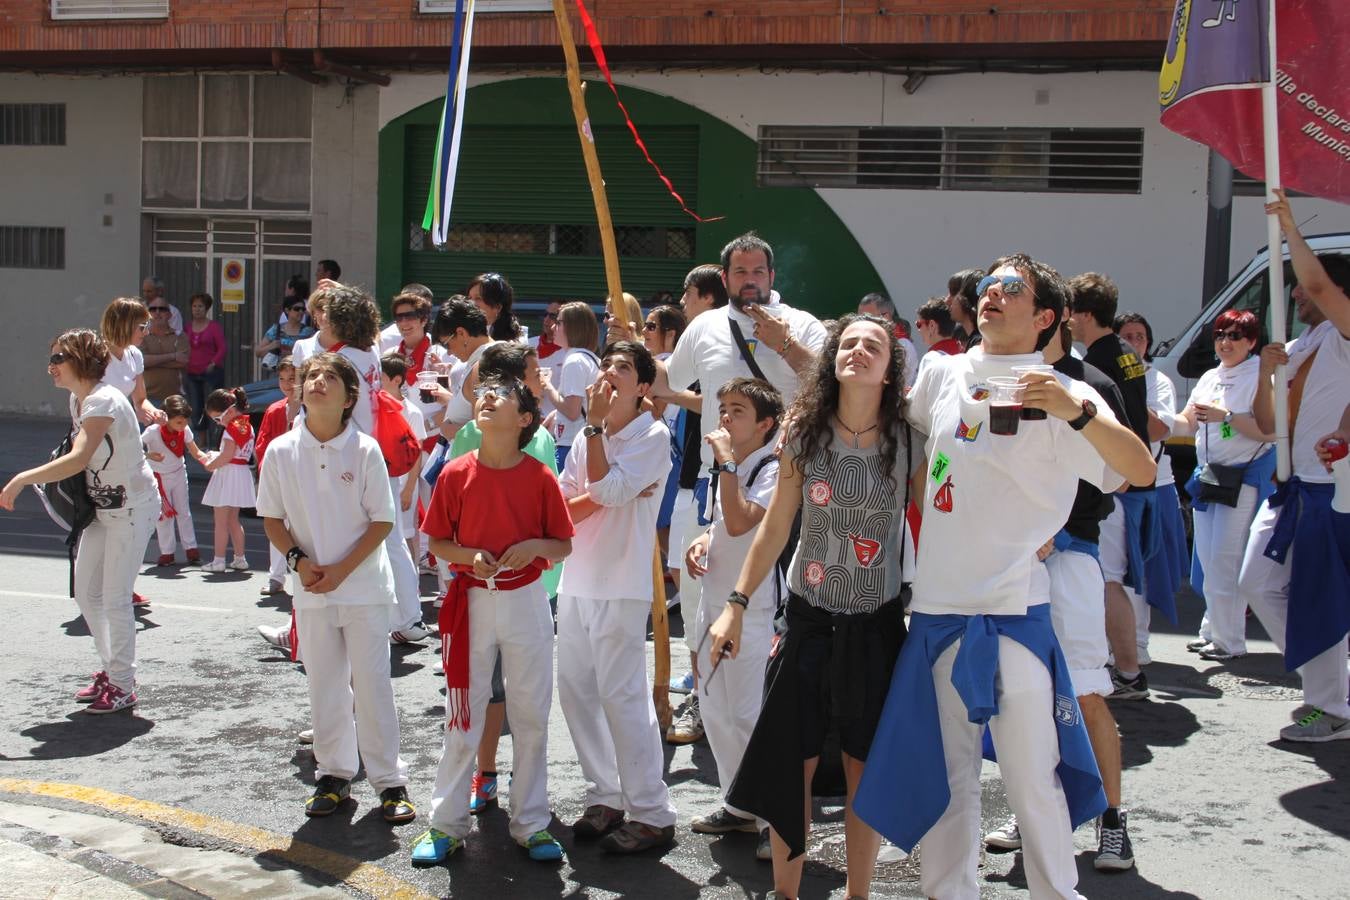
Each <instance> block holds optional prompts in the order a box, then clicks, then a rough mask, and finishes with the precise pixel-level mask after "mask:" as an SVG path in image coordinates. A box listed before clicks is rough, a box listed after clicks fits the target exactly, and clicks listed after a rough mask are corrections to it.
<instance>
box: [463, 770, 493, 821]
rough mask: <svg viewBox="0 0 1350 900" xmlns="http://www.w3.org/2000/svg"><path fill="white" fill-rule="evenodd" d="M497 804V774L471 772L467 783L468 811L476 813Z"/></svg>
mask: <svg viewBox="0 0 1350 900" xmlns="http://www.w3.org/2000/svg"><path fill="white" fill-rule="evenodd" d="M496 805H497V776H496V775H484V774H483V773H482V772H474V773H473V781H472V782H471V783H470V785H469V813H470V814H472V815H475V816H476V815H478V814H479V813H481V812H482V811H483V810H485V809H487V808H488V807H490V806H496Z"/></svg>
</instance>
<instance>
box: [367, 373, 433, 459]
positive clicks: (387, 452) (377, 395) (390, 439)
mask: <svg viewBox="0 0 1350 900" xmlns="http://www.w3.org/2000/svg"><path fill="white" fill-rule="evenodd" d="M370 396H371V402H370V405H371V412H372V413H373V417H374V419H375V440H377V441H379V442H380V453H382V454H383V455H384V464H385V466H387V467H388V469H389V474H390V475H392V476H393V477H395V478H397V477H399V476H400V475H407V474H408V473H409V472H410V471H412V467H413V463H415V462H417V460H418V459H419V458H420V457H421V456H422V443H421V441H419V440H417V436H416V435H415V434H413V430H412V426H410V425H409V424H408V420H407V419H405V418H403V404H402V403H399V402H398V401H397V400H395V399H394V398H393V397H391V396H389V395H388V394H386V393H385V392H384V391H381V390H379V389H375V390H372V391H371V392H370Z"/></svg>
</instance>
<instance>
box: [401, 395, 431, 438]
mask: <svg viewBox="0 0 1350 900" xmlns="http://www.w3.org/2000/svg"><path fill="white" fill-rule="evenodd" d="M403 418H404V419H406V420H407V422H408V427H409V428H411V429H412V433H413V437H415V438H417V439H418V440H419V441H425V440H426V439H427V420H426V419H425V418H424V417H423V416H422V410H421V409H419V408H418V405H417V404H416V403H414V402H413V401H411V400H409V399H408V398H407V397H404V398H403Z"/></svg>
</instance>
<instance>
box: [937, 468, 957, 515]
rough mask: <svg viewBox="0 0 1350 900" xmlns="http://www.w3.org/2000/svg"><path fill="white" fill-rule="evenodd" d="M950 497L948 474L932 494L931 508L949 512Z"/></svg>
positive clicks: (950, 486)
mask: <svg viewBox="0 0 1350 900" xmlns="http://www.w3.org/2000/svg"><path fill="white" fill-rule="evenodd" d="M952 499H953V498H952V476H950V475H948V476H947V480H946V481H944V482H943V483H942V487H940V488H938V490H937V493H936V494H934V495H933V508H934V509H936V510H937V511H938V512H945V513H949V512H951V511H952V506H953V503H952Z"/></svg>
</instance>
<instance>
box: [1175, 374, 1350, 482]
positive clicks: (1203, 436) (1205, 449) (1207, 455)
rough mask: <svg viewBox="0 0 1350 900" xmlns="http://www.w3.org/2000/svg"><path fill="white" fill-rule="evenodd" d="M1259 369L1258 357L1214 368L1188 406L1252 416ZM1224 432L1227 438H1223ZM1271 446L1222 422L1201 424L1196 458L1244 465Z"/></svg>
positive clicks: (1203, 376)
mask: <svg viewBox="0 0 1350 900" xmlns="http://www.w3.org/2000/svg"><path fill="white" fill-rule="evenodd" d="M1260 369H1261V360H1260V358H1259V357H1257V356H1249V357H1247V358H1246V359H1245V360H1243V361H1242V362H1240V363H1238V364H1237V365H1236V366H1233V367H1232V368H1229V367H1228V366H1224V365H1219V366H1215V367H1214V368H1212V369H1210V370H1209V371H1208V372H1206V373H1205V374H1203V375H1201V376H1200V381H1199V382H1197V383H1196V385H1195V389H1194V390H1193V391H1191V396H1190V399H1189V400H1187V401H1186V405H1187V406H1191V405H1192V404H1195V403H1205V404H1209V405H1211V406H1221V407H1223V408H1224V409H1226V410H1229V411H1231V412H1232V413H1233V415H1244V414H1246V415H1250V414H1251V411H1252V401H1253V400H1254V399H1255V398H1256V379H1257V376H1258V375H1259V373H1260ZM1342 409H1344V407H1342ZM1338 417H1339V414H1338ZM1225 433H1226V434H1227V435H1228V437H1224V434H1225ZM1325 433H1326V432H1323V434H1325ZM1318 437H1321V435H1318ZM1268 446H1269V445H1268V444H1261V443H1260V442H1258V441H1254V440H1252V439H1251V438H1249V437H1247V436H1246V435H1243V434H1241V433H1239V432H1238V430H1237V429H1236V428H1233V427H1232V426H1231V425H1229V426H1227V427H1225V426H1224V424H1223V423H1222V422H1201V423H1200V429H1199V431H1198V432H1197V433H1196V436H1195V457H1196V460H1197V461H1199V463H1200V465H1204V464H1205V463H1209V462H1213V463H1220V464H1222V465H1239V464H1241V465H1245V464H1246V463H1248V462H1250V461H1251V460H1252V458H1253V457H1255V456H1259V455H1260V452H1259V451H1260V450H1261V448H1262V447H1268Z"/></svg>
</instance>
